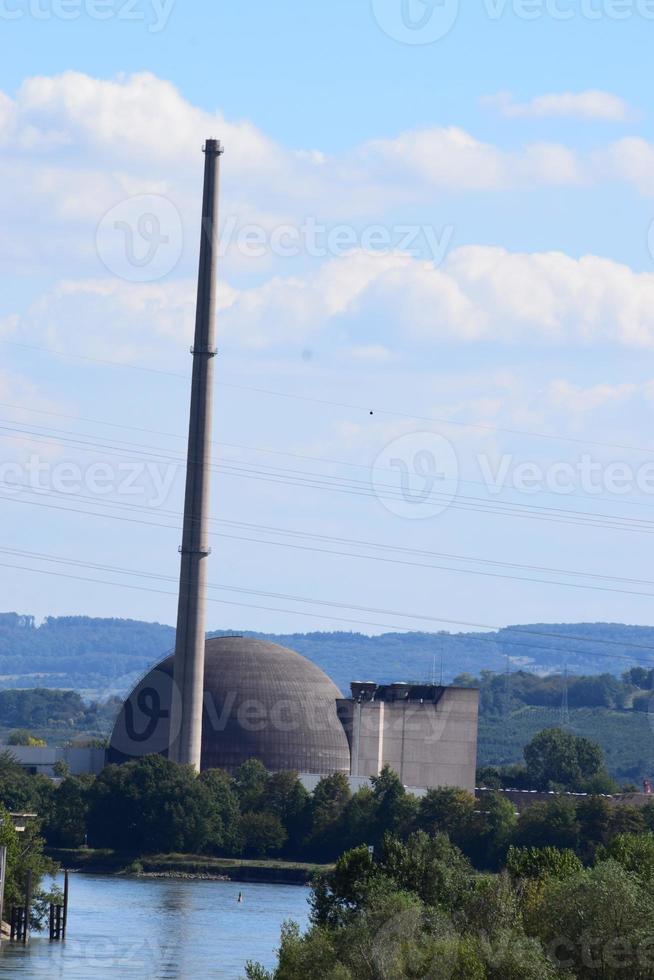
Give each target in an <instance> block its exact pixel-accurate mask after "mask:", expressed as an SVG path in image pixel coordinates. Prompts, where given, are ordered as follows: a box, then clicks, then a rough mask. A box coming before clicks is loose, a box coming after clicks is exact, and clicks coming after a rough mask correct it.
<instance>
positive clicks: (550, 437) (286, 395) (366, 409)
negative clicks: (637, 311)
mask: <svg viewBox="0 0 654 980" xmlns="http://www.w3.org/2000/svg"><path fill="white" fill-rule="evenodd" d="M0 343H3V344H7V345H10V346H12V347H16V348H22V349H24V350H33V351H38V352H40V353H45V354H50V355H53V356H55V357H63V358H72V359H75V360H81V361H86V362H92V363H97V364H103V365H105V366H108V367H116V368H122V369H128V370H133V371H145V372H146V373H149V374H159V375H164V376H166V377H171V378H182V379H184V380H185V381H186V380H188V375H186V374H181V373H179V372H175V371H164V370H163V369H159V368H152V367H145V366H144V365H140V364H131V363H128V362H125V361H114V360H110V359H108V358H99V357H91V356H89V355H85V354H73V353H70V352H69V351H59V350H53V349H52V348H49V347H43V346H40V345H38V344H25V343H20V342H18V341H13V340H7V339H1V340H0ZM217 384H218V385H219V386H220V387H222V388H232V389H234V390H237V391H248V392H252V393H255V394H261V395H266V396H269V397H274V398H283V399H290V400H294V401H302V402H310V403H312V404H315V405H325V406H329V407H333V408H345V409H348V410H349V411H356V412H362V413H365V414H366V415H369V414H370V411H371V410H372V411H373V414H377V415H387V416H390V417H393V418H404V419H408V420H409V421H413V422H429V423H436V424H438V425H452V426H455V427H459V428H466V429H479V430H481V431H485V432H502V433H504V434H506V435H512V436H520V437H527V438H532V439H542V440H545V441H549V442H568V443H571V444H574V445H581V446H595V447H601V448H605V449H625V450H628V451H630V452H640V453H646V454H648V455H652V454H654V449H653V448H652V447H645V446H632V445H628V444H624V443H619V442H614V443H611V442H601V441H599V440H591V439H579V438H575V437H574V436H562V435H555V434H552V433H547V432H534V431H529V430H526V429H513V428H508V427H505V426H499V425H490V424H488V423H481V422H463V421H461V420H460V419H448V418H441V417H438V416H430V415H415V414H411V413H409V412H404V411H400V410H397V409H386V408H378V407H375V406H374V405H370V404H368V405H359V404H356V403H352V402H339V401H334V400H331V399H327V398H316V397H312V396H310V395H298V394H295V393H292V392H286V391H275V390H274V389H271V388H261V387H257V386H254V385H237V384H231V383H228V382H225V381H221V380H219V379H218V380H217Z"/></svg>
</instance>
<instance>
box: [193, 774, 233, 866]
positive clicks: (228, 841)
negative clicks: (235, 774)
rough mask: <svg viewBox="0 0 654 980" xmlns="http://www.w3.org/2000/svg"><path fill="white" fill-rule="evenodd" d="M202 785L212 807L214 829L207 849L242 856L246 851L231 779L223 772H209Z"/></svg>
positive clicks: (212, 826)
mask: <svg viewBox="0 0 654 980" xmlns="http://www.w3.org/2000/svg"><path fill="white" fill-rule="evenodd" d="M199 781H200V784H201V785H202V787H203V788H204V789H205V791H206V793H207V797H208V800H209V804H210V827H209V832H208V837H207V841H206V844H205V847H204V849H205V850H208V851H211V852H212V853H215V854H239V853H240V852H241V850H242V849H243V840H242V836H241V828H240V817H241V812H240V807H239V801H238V796H237V794H236V790H235V788H234V783H233V780H232V778H231V776H230V775H229V773H226V772H223V770H222V769H205V771H204V772H202V773H200V776H199Z"/></svg>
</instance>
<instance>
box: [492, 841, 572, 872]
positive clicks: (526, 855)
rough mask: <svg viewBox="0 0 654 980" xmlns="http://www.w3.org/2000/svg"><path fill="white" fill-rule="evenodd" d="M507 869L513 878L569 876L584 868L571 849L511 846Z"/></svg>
mask: <svg viewBox="0 0 654 980" xmlns="http://www.w3.org/2000/svg"><path fill="white" fill-rule="evenodd" d="M506 869H507V871H508V873H509V874H510V875H511V876H512V877H513V878H569V877H570V876H571V875H575V874H578V873H579V872H580V871H582V870H583V864H582V863H581V861H580V860H579V858H578V857H577V855H576V854H575V853H574V851H570V850H563V851H561V850H559V849H558V848H556V847H510V848H509V852H508V854H507V858H506Z"/></svg>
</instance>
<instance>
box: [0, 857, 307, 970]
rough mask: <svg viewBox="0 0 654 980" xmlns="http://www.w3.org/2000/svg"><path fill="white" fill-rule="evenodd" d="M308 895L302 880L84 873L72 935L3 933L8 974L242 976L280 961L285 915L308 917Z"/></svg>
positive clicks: (73, 886)
mask: <svg viewBox="0 0 654 980" xmlns="http://www.w3.org/2000/svg"><path fill="white" fill-rule="evenodd" d="M239 892H243V898H244V900H243V902H242V903H239V901H238V896H239ZM308 897H309V890H308V888H303V887H300V886H294V885H259V884H257V885H252V884H239V883H237V882H223V881H196V880H186V879H159V878H156V879H153V878H122V877H120V878H115V877H108V876H105V875H86V874H74V875H71V876H70V905H69V914H68V938H67V939H66V941H65V942H64V943H51V942H50V941H49V940H48V938H47V934H46V935H45V937H44V936H43V935H42V934H41V935H40V934H38V933H36V934H34V935H33V937H32V939H31V940H30V943H29V945H28V946H27V947H23V946H18V945H15V944H11V943H8V942H3V943H2V949H1V952H0V977H7V978H11V980H14V978H22V980H30V978H33V977H35V978H44V980H45V978H48V980H55V978H58V977H62V978H64V980H94V978H96V977H97V978H99V980H100V978H101V980H111V978H114V977H120V978H121V980H128V978H129V980H133V978H138V980H159V978H161V980H198V978H201V980H204V978H205V977H220V978H221V980H240V978H242V977H244V976H245V970H244V967H245V963H246V960H256V961H258V962H260V963H263V964H264V965H265V966H266V967H268V968H270V967H272V966H273V965H274V963H275V958H276V957H275V951H276V949H277V947H278V945H279V934H280V928H281V925H282V923H283V922H284V920H286V919H295V921H296V922H299V924H300V925H301V926H302V927H303V928H304V927H305V926H306V924H307V920H308V912H309V908H308V904H307V899H308Z"/></svg>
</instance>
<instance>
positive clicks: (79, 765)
mask: <svg viewBox="0 0 654 980" xmlns="http://www.w3.org/2000/svg"><path fill="white" fill-rule="evenodd" d="M0 748H1V749H2V750H6V751H8V752H11V754H12V755H13V756H14V758H15V759H16V760H17V761H18V762H20V764H21V766H25V768H26V769H35V770H36V771H37V772H39V773H42V774H43V775H45V776H52V775H54V765H55V763H56V762H65V763H66V764H67V766H68V768H69V769H70V771H71V773H72V775H73V776H81V775H83V774H84V773H94V774H97V773H99V772H102V770H103V769H104V765H105V750H104V749H87V748H84V749H82V748H80V749H74V748H63V747H61V746H57V747H54V748H38V747H33V746H31V745H30V746H27V745H3V746H0Z"/></svg>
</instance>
